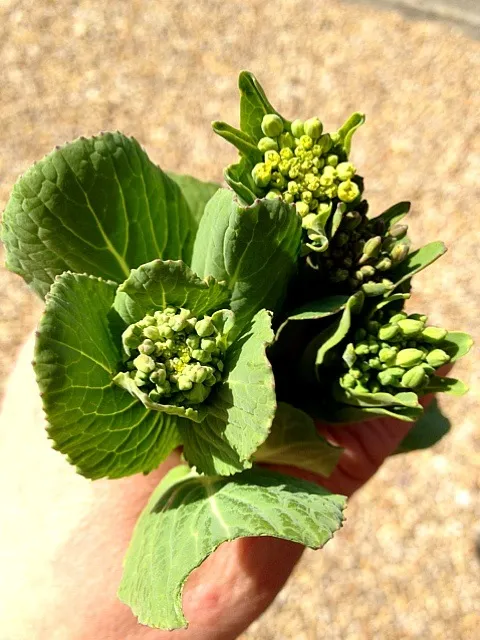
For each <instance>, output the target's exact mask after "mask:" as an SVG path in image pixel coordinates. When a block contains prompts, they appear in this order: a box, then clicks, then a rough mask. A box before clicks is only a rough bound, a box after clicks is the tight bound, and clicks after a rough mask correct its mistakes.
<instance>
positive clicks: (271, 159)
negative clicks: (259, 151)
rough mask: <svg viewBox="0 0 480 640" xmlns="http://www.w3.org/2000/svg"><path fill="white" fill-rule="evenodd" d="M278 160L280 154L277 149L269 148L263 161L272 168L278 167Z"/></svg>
mask: <svg viewBox="0 0 480 640" xmlns="http://www.w3.org/2000/svg"><path fill="white" fill-rule="evenodd" d="M279 162H280V154H279V153H278V151H275V150H274V149H270V150H269V151H267V152H266V153H265V163H266V164H268V165H270V167H271V168H272V169H276V168H277V167H278V163H279Z"/></svg>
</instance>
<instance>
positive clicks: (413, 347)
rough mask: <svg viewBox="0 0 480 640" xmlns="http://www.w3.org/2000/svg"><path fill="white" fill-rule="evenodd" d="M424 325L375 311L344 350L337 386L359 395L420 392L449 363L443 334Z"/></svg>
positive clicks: (422, 321) (410, 318) (421, 321)
mask: <svg viewBox="0 0 480 640" xmlns="http://www.w3.org/2000/svg"><path fill="white" fill-rule="evenodd" d="M426 323H427V317H426V316H424V315H419V314H411V315H407V314H406V313H403V312H400V313H397V312H395V311H393V312H389V311H377V312H376V313H375V314H374V316H373V319H371V320H370V321H369V322H368V323H367V325H366V326H364V327H362V328H360V329H357V331H356V333H355V340H354V342H351V343H349V344H348V345H347V347H346V348H345V350H344V352H343V356H342V358H343V362H344V364H345V367H346V368H347V369H348V371H347V372H346V373H344V374H343V376H342V377H341V378H340V385H341V386H342V387H343V388H344V389H349V390H352V391H356V392H360V393H377V392H380V391H382V392H386V393H391V394H395V393H398V392H399V391H402V390H403V391H405V390H414V391H416V392H418V391H421V390H422V389H423V388H424V387H426V386H427V385H428V383H429V381H430V379H431V377H432V376H433V375H434V374H435V371H436V370H437V369H438V368H439V367H441V366H442V365H444V364H446V363H447V362H449V360H450V356H449V355H448V354H447V352H446V351H445V350H444V349H442V344H443V342H444V340H445V338H446V337H447V331H446V330H445V329H442V328H440V327H433V326H427V324H426Z"/></svg>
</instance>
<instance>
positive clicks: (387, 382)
mask: <svg viewBox="0 0 480 640" xmlns="http://www.w3.org/2000/svg"><path fill="white" fill-rule="evenodd" d="M404 373H405V370H404V369H402V368H401V367H389V368H388V369H384V370H383V371H380V372H379V373H378V374H377V379H378V381H379V382H380V384H381V385H383V386H384V387H388V386H394V387H395V386H398V385H399V384H400V379H401V377H402V376H403V374H404Z"/></svg>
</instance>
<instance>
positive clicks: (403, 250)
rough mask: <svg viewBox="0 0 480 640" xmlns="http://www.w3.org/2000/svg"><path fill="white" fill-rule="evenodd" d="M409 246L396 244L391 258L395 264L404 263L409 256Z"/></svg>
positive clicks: (391, 252)
mask: <svg viewBox="0 0 480 640" xmlns="http://www.w3.org/2000/svg"><path fill="white" fill-rule="evenodd" d="M408 252H409V246H408V244H396V245H395V246H394V247H393V249H392V250H391V251H390V257H391V259H392V260H393V262H395V263H399V262H402V261H403V260H405V258H406V257H407V256H408Z"/></svg>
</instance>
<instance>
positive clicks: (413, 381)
mask: <svg viewBox="0 0 480 640" xmlns="http://www.w3.org/2000/svg"><path fill="white" fill-rule="evenodd" d="M427 382H428V375H427V374H426V372H425V370H424V368H423V367H422V366H416V367H413V368H412V369H409V370H408V371H406V372H405V373H404V374H403V376H402V387H405V388H406V389H418V388H419V387H423V386H424V385H425V384H427Z"/></svg>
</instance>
